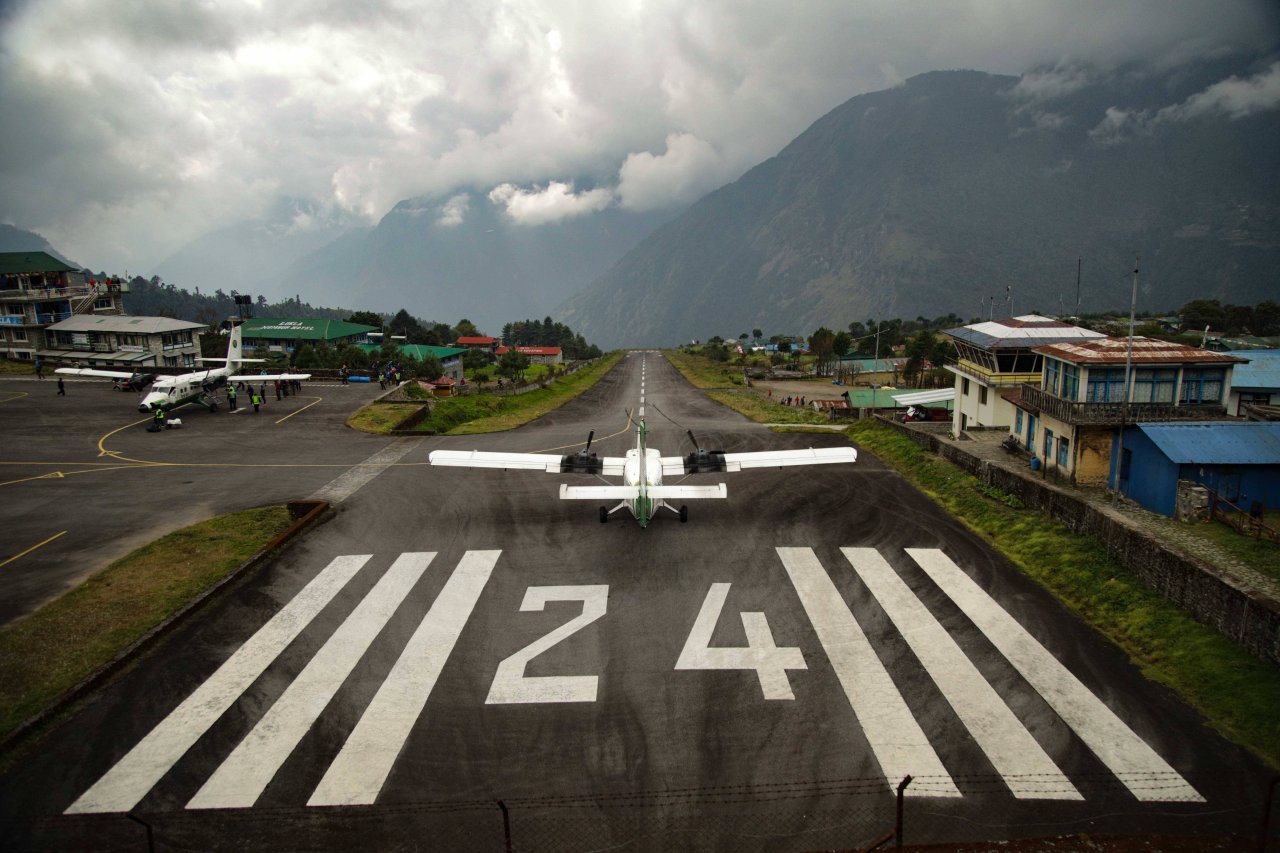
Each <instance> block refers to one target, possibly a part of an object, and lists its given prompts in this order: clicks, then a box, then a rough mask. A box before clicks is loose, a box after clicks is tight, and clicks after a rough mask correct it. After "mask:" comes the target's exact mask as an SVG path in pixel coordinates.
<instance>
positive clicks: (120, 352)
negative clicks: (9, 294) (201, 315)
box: [37, 315, 208, 368]
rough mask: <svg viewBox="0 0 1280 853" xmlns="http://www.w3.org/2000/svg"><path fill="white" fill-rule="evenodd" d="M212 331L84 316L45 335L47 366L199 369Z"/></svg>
mask: <svg viewBox="0 0 1280 853" xmlns="http://www.w3.org/2000/svg"><path fill="white" fill-rule="evenodd" d="M207 330H208V326H204V325H201V324H200V323H191V322H188V321H186V320H174V319H173V318H171V317H129V316H112V317H107V316H95V315H81V316H74V317H68V318H67V319H65V320H60V321H58V322H57V323H54V324H53V325H51V326H49V327H48V328H46V329H45V330H44V346H43V347H42V348H41V349H40V350H39V351H38V353H37V354H38V355H39V356H40V358H42V359H44V360H45V361H54V362H61V363H69V362H71V363H75V364H76V365H77V366H79V367H124V368H135V367H137V368H141V367H192V368H193V367H195V366H196V364H197V362H196V359H198V358H199V357H200V333H201V332H204V331H207Z"/></svg>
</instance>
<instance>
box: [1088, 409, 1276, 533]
mask: <svg viewBox="0 0 1280 853" xmlns="http://www.w3.org/2000/svg"><path fill="white" fill-rule="evenodd" d="M1115 455H1116V454H1115V452H1114V447H1113V451H1112V459H1113V460H1114V459H1115ZM1123 457H1124V458H1123V460H1122V461H1121V463H1120V464H1121V483H1120V486H1121V491H1122V492H1123V493H1124V494H1125V496H1126V497H1128V498H1130V499H1131V500H1134V501H1136V502H1137V503H1139V504H1141V505H1142V506H1144V507H1146V508H1147V509H1149V510H1151V511H1152V512H1158V513H1160V514H1161V515H1167V516H1173V515H1174V511H1175V508H1176V505H1177V496H1178V481H1179V480H1190V481H1192V482H1195V483H1199V484H1200V485H1202V486H1206V487H1208V488H1210V489H1212V490H1214V491H1216V492H1217V493H1218V495H1219V496H1220V497H1222V498H1223V499H1225V500H1228V501H1230V502H1231V503H1233V504H1235V505H1236V506H1238V507H1241V508H1243V509H1245V510H1251V509H1252V508H1253V507H1254V505H1255V504H1260V505H1261V506H1263V507H1272V508H1274V507H1276V506H1280V421H1204V422H1200V421H1193V422H1184V423H1143V424H1137V425H1135V426H1132V427H1129V428H1127V429H1125V431H1124V452H1123ZM1115 467H1116V466H1115V464H1114V463H1113V464H1112V466H1111V484H1112V485H1113V486H1114V484H1115V475H1116V471H1115Z"/></svg>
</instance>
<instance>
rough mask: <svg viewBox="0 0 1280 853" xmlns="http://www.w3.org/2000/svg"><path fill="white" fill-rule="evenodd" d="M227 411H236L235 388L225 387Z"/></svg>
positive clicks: (231, 386) (232, 386)
mask: <svg viewBox="0 0 1280 853" xmlns="http://www.w3.org/2000/svg"><path fill="white" fill-rule="evenodd" d="M227 410H228V411H231V412H234V411H235V410H236V386H234V385H228V386H227Z"/></svg>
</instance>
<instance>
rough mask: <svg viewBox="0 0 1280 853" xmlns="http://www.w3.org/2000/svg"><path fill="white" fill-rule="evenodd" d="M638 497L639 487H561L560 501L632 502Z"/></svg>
mask: <svg viewBox="0 0 1280 853" xmlns="http://www.w3.org/2000/svg"><path fill="white" fill-rule="evenodd" d="M649 491H650V492H652V491H653V489H652V488H651V489H650V490H649ZM638 497H640V487H639V486H568V485H563V484H562V485H561V486H560V499H561V500H565V501H631V500H635V499H636V498H638Z"/></svg>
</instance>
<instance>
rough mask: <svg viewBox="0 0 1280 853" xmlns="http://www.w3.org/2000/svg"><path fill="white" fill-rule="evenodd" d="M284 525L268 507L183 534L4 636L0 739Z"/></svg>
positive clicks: (0, 638)
mask: <svg viewBox="0 0 1280 853" xmlns="http://www.w3.org/2000/svg"><path fill="white" fill-rule="evenodd" d="M290 523H291V520H290V517H289V511H288V510H287V509H286V508H285V507H281V506H274V507H262V508H259V509H251V510H245V511H244V512H237V513H233V514H231V515H225V516H222V517H220V518H214V519H211V520H209V521H205V522H201V523H200V524H195V525H192V526H191V527H185V528H183V529H182V530H178V531H176V532H174V533H170V534H169V535H168V536H165V537H162V538H161V539H158V540H156V541H155V542H153V543H151V544H150V545H147V546H146V547H144V548H140V549H138V550H137V551H135V552H133V553H132V554H130V555H129V556H127V557H124V558H123V559H120V560H117V561H116V562H114V563H112V564H111V565H110V566H108V567H107V568H105V569H103V570H102V571H101V572H99V573H98V574H96V575H94V576H93V577H91V578H89V580H87V581H85V582H84V583H83V584H81V585H80V586H78V587H76V588H75V589H73V590H71V591H70V592H68V593H67V594H66V595H63V596H62V597H61V598H58V599H56V600H55V601H52V602H50V603H49V604H46V605H45V606H44V607H42V608H40V609H39V610H37V611H36V612H35V613H33V614H31V615H30V616H28V617H26V618H24V619H22V620H20V621H18V622H15V623H13V624H11V625H6V626H5V627H4V628H0V737H3V736H4V735H7V734H8V733H9V732H11V731H13V729H14V728H16V727H17V726H18V725H19V724H20V723H21V722H22V721H23V720H25V719H27V718H28V717H30V716H32V715H33V714H35V713H36V712H38V711H39V710H40V709H42V708H44V707H46V706H47V705H49V704H50V703H51V702H52V701H53V700H54V699H56V698H57V697H58V696H60V695H62V694H63V693H65V692H66V691H67V690H69V689H71V688H72V687H74V686H75V685H76V684H78V683H79V682H80V681H82V680H83V679H84V678H86V677H87V676H88V675H90V674H91V673H92V672H94V671H95V670H96V669H98V668H99V667H101V666H102V665H104V664H106V663H108V662H109V661H111V660H112V659H114V658H115V657H116V656H117V655H118V654H119V653H120V652H121V651H123V650H124V649H125V648H127V647H128V646H129V645H130V644H131V643H133V642H135V641H136V640H137V639H138V638H140V637H141V636H142V635H143V634H145V633H146V632H147V631H149V630H151V629H152V628H154V627H155V626H156V625H158V624H160V623H161V622H163V621H164V620H165V619H167V618H168V617H169V616H171V615H173V614H174V613H176V612H177V611H178V610H180V609H182V608H183V607H185V606H186V605H187V604H188V603H189V602H191V601H192V600H193V599H194V598H196V596H198V595H199V594H200V593H202V592H204V591H205V590H206V589H208V588H209V587H211V586H213V585H214V584H215V583H217V582H218V581H220V580H222V579H223V578H224V577H226V576H227V575H228V574H229V573H230V572H231V571H232V570H233V569H235V568H236V567H237V566H239V565H240V564H241V563H243V562H244V561H245V560H247V559H248V558H249V557H251V556H253V555H254V554H255V553H257V552H258V551H259V550H261V549H262V548H263V547H264V546H265V545H266V544H267V543H268V542H270V541H271V540H272V539H274V538H275V537H276V536H277V535H279V534H280V533H281V532H282V531H284V530H285V529H286V528H287V527H288V526H289V524H290Z"/></svg>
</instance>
